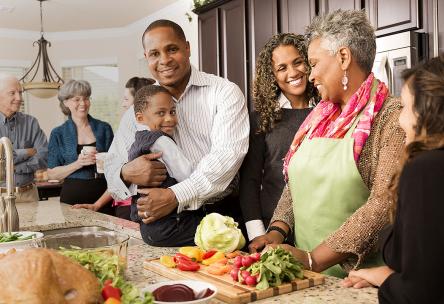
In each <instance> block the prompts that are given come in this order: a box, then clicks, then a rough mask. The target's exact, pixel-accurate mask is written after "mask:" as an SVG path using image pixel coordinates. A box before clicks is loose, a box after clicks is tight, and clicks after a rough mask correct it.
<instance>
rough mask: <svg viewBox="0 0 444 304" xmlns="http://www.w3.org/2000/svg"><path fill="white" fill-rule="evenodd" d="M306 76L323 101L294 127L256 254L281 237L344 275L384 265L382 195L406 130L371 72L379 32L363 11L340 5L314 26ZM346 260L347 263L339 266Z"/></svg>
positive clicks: (312, 262)
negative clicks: (279, 189) (279, 188)
mask: <svg viewBox="0 0 444 304" xmlns="http://www.w3.org/2000/svg"><path fill="white" fill-rule="evenodd" d="M307 34H308V37H309V48H308V59H309V64H310V66H311V68H312V70H311V74H310V76H309V80H310V81H312V82H313V83H314V85H315V86H316V88H317V89H318V91H319V93H320V95H321V97H322V101H321V102H320V103H319V104H318V105H317V107H316V108H315V109H314V110H313V111H312V112H311V113H310V115H309V116H308V117H307V119H306V120H305V121H304V123H303V124H302V125H301V127H300V128H299V130H298V132H297V133H296V135H295V137H294V139H293V142H292V145H291V147H290V150H289V152H288V153H287V156H286V157H285V161H284V177H285V180H286V181H287V187H286V188H285V189H284V192H283V194H282V196H281V199H280V201H279V203H278V206H277V208H276V210H275V212H274V215H273V218H272V220H271V221H270V223H271V224H270V226H269V228H268V233H267V234H265V235H263V236H260V237H257V238H256V239H254V240H253V242H252V243H251V244H250V250H251V251H256V250H260V249H261V248H263V247H264V246H265V245H268V244H271V245H273V244H275V245H276V244H280V243H282V242H283V241H284V239H285V238H286V237H287V235H288V234H289V233H290V232H291V233H294V235H295V246H296V247H292V246H288V245H282V246H283V247H285V248H287V249H288V250H290V251H291V252H292V253H293V254H294V255H295V256H296V257H297V258H298V259H299V260H300V261H301V262H302V263H304V265H305V267H306V268H307V269H312V270H314V271H317V272H321V271H325V272H326V273H327V274H330V275H334V276H337V277H344V276H345V275H346V271H347V270H349V269H351V268H353V267H368V266H372V265H378V264H380V263H381V259H380V258H379V256H378V254H377V253H376V252H374V251H373V248H374V244H375V243H376V240H377V236H378V233H379V231H380V230H381V229H382V228H383V227H384V226H385V225H386V223H387V222H388V212H387V211H388V205H389V202H388V200H387V199H386V197H385V195H384V194H385V190H386V189H387V186H388V182H389V180H390V176H391V175H392V173H393V172H394V171H395V168H396V159H397V156H398V155H399V152H400V151H401V150H402V146H403V138H404V133H403V131H402V130H401V129H400V128H399V124H398V122H397V121H398V116H399V110H400V106H399V101H398V100H395V99H393V98H389V92H388V90H387V87H386V85H385V84H384V83H383V82H381V81H379V80H378V79H376V77H375V76H374V74H373V73H372V72H371V70H372V66H373V61H374V57H375V53H376V43H375V35H374V30H373V28H372V26H371V25H370V23H369V21H368V20H367V17H366V15H365V13H364V12H361V11H342V10H338V11H334V12H332V13H330V14H328V15H325V16H322V17H321V16H320V17H316V18H315V19H314V20H313V22H312V24H311V25H310V26H309V27H308V33H307ZM340 265H341V266H342V267H341V266H340Z"/></svg>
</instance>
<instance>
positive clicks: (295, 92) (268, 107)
mask: <svg viewBox="0 0 444 304" xmlns="http://www.w3.org/2000/svg"><path fill="white" fill-rule="evenodd" d="M308 74H309V65H308V61H307V46H306V43H305V40H304V37H303V36H302V35H295V34H290V33H288V34H278V35H275V36H273V37H272V38H271V39H270V40H269V41H268V42H267V44H266V45H265V46H264V48H263V49H262V51H261V52H260V54H259V59H258V61H257V64H256V79H255V81H254V86H253V100H254V108H255V111H254V112H252V113H251V115H250V146H249V150H248V153H247V156H246V157H245V160H244V162H243V165H242V168H241V183H240V205H241V209H242V215H243V217H244V220H245V223H246V227H247V232H248V239H249V240H250V241H251V240H252V239H254V238H255V237H256V236H259V235H263V234H265V228H266V227H267V226H268V224H269V222H270V219H271V217H272V216H273V212H274V209H275V208H276V205H277V202H278V201H279V198H280V197H281V194H282V190H283V189H284V185H285V182H284V179H283V177H282V164H283V162H282V159H283V158H284V156H285V154H286V153H287V151H288V147H289V146H290V144H291V140H292V138H293V136H294V134H295V133H296V131H297V130H298V129H299V126H300V125H301V124H302V122H303V121H304V120H305V118H306V117H307V115H308V114H309V113H310V111H311V106H313V105H314V104H315V103H316V101H317V97H316V95H317V93H316V89H315V88H314V86H313V84H312V83H309V82H308Z"/></svg>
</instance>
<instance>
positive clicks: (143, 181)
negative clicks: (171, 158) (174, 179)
mask: <svg viewBox="0 0 444 304" xmlns="http://www.w3.org/2000/svg"><path fill="white" fill-rule="evenodd" d="M161 156H162V153H161V152H159V153H150V154H146V155H142V156H139V157H138V158H136V159H134V160H132V161H130V162H129V163H127V164H125V165H123V167H122V177H123V180H124V181H126V182H129V183H132V184H136V185H138V186H146V187H159V186H160V185H161V184H162V182H163V181H164V180H165V179H166V173H167V170H166V168H165V165H164V164H163V163H161V162H160V161H153V160H156V159H158V158H159V157H161Z"/></svg>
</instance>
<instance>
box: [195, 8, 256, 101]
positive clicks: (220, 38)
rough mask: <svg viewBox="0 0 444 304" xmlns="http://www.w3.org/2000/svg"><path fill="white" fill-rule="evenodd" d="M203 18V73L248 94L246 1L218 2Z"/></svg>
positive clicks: (202, 9)
mask: <svg viewBox="0 0 444 304" xmlns="http://www.w3.org/2000/svg"><path fill="white" fill-rule="evenodd" d="M195 12H196V13H197V14H198V15H199V64H200V70H201V71H204V72H207V73H211V74H214V75H218V76H221V77H224V78H227V79H229V80H230V81H232V82H234V83H235V84H237V85H238V86H239V87H240V89H241V90H242V92H243V93H244V94H245V95H246V94H247V93H248V80H247V79H248V78H247V41H246V21H245V19H246V14H245V0H231V1H222V0H219V1H215V2H214V3H212V4H211V5H209V6H207V7H203V8H201V9H199V10H195Z"/></svg>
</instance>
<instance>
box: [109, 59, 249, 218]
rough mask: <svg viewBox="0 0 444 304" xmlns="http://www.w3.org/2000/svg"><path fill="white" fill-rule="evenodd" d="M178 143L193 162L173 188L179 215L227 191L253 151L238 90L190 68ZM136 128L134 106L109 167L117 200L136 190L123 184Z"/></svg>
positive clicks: (180, 111) (182, 99) (179, 110)
mask: <svg viewBox="0 0 444 304" xmlns="http://www.w3.org/2000/svg"><path fill="white" fill-rule="evenodd" d="M175 102H176V109H177V116H178V126H177V128H176V131H175V133H174V139H175V141H176V143H177V145H178V146H179V147H180V148H181V149H182V150H183V152H184V154H185V156H186V157H187V158H188V159H189V160H190V161H191V164H192V167H193V170H194V171H193V173H192V174H191V175H190V177H189V178H187V179H185V180H184V181H182V182H180V183H178V184H176V185H174V186H172V187H170V189H171V190H172V191H173V192H174V193H175V195H176V198H177V201H178V203H179V206H178V212H181V211H182V210H184V209H187V210H196V209H199V208H200V207H201V206H202V204H203V203H204V202H205V201H206V200H208V199H210V198H212V197H214V196H216V195H218V194H219V193H221V192H222V191H224V190H225V189H226V188H227V186H228V185H229V184H230V182H231V181H232V180H233V178H234V177H235V175H236V173H237V171H238V170H239V168H240V166H241V164H242V161H243V159H244V156H245V154H246V153H247V150H248V136H249V131H250V125H249V120H248V111H247V106H246V103H245V98H244V96H243V94H242V92H241V90H240V89H239V87H238V86H237V85H236V84H234V83H232V82H230V81H228V80H226V79H224V78H221V77H218V76H215V75H211V74H207V73H204V72H200V71H198V70H197V69H196V68H194V67H191V76H190V79H189V82H188V84H187V86H186V88H185V91H184V93H183V94H182V96H180V98H179V99H177V100H175ZM136 130H137V125H136V120H135V115H134V108H133V107H130V108H129V109H128V110H127V111H126V113H125V114H124V115H123V117H122V120H121V122H120V126H119V129H118V130H117V132H116V134H115V137H114V141H113V143H112V145H111V148H110V150H109V155H108V157H107V163H106V166H105V176H106V179H107V182H108V191H110V192H111V193H112V195H113V197H115V198H119V199H126V198H127V197H129V196H132V195H134V194H135V193H134V192H135V191H134V187H129V188H128V187H127V186H126V185H125V184H124V182H123V181H122V180H121V176H120V172H121V169H122V166H123V165H124V164H125V163H126V162H127V161H128V152H127V151H128V150H129V148H130V147H131V144H132V143H133V142H134V135H135V132H136Z"/></svg>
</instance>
